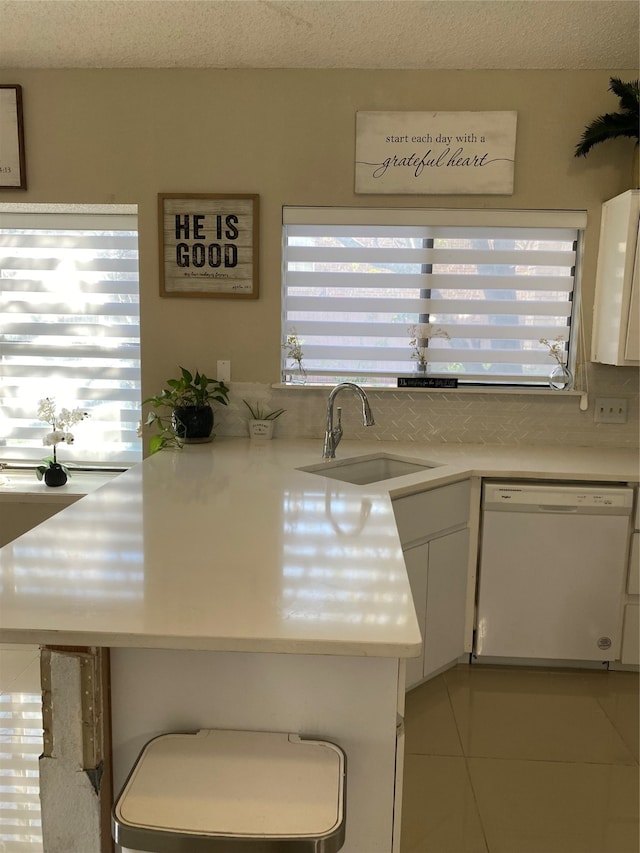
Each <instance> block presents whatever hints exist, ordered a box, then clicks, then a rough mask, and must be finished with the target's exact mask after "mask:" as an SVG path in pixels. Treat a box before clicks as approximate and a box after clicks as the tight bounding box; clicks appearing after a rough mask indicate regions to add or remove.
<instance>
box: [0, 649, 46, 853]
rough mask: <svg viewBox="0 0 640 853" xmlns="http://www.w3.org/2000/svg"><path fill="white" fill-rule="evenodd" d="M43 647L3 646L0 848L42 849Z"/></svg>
mask: <svg viewBox="0 0 640 853" xmlns="http://www.w3.org/2000/svg"><path fill="white" fill-rule="evenodd" d="M41 753H42V710H41V694H40V653H39V649H38V647H37V646H0V853H42V832H41V823H40V800H39V784H38V756H39V755H40V754H41Z"/></svg>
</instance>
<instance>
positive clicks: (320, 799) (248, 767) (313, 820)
mask: <svg viewBox="0 0 640 853" xmlns="http://www.w3.org/2000/svg"><path fill="white" fill-rule="evenodd" d="M345 782H346V759H345V755H344V753H343V751H342V750H341V749H340V748H339V747H337V746H336V745H335V744H332V743H329V742H327V741H318V740H303V739H302V738H300V737H299V736H298V735H294V734H286V733H281V732H251V731H228V730H224V729H206V730H202V731H199V732H197V733H194V734H179V733H170V734H165V735H161V736H160V737H157V738H154V739H153V740H151V741H149V743H148V744H147V745H146V746H145V747H144V749H143V750H142V752H141V753H140V755H139V757H138V759H137V761H136V763H135V765H134V767H133V769H132V771H131V773H130V775H129V778H128V779H127V782H126V784H125V786H124V788H123V789H122V792H121V794H120V796H119V797H118V799H117V801H116V804H115V806H114V809H113V815H112V834H113V838H114V840H115V841H116V842H117V843H118V844H119V845H121V847H122V851H123V853H336V851H338V850H340V848H341V847H342V845H343V844H344V837H345V823H346V818H345Z"/></svg>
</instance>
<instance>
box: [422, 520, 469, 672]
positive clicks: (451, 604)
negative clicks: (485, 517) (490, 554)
mask: <svg viewBox="0 0 640 853" xmlns="http://www.w3.org/2000/svg"><path fill="white" fill-rule="evenodd" d="M468 556H469V531H468V530H459V531H458V532H457V533H450V534H449V535H448V536H443V537H442V538H440V539H434V540H433V541H432V542H430V543H429V571H428V574H427V608H426V621H425V626H426V627H425V637H424V670H423V675H424V677H425V678H426V677H427V676H428V675H431V673H433V672H436V671H437V670H439V669H442V667H444V666H447V664H450V663H452V662H453V661H455V660H457V659H458V658H459V657H460V656H461V655H462V654H464V626H465V613H466V603H467V568H468Z"/></svg>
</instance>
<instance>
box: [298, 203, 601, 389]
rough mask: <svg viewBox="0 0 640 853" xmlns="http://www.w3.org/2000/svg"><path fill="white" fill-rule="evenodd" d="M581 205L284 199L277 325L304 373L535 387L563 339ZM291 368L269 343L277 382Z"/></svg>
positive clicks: (569, 343)
mask: <svg viewBox="0 0 640 853" xmlns="http://www.w3.org/2000/svg"><path fill="white" fill-rule="evenodd" d="M585 225H586V215H585V214H584V213H583V212H581V211H495V210H494V211H482V210H466V211H465V210H433V209H431V210H418V209H414V210H383V209H374V210H371V209H364V208H363V209H347V208H344V209H332V208H285V209H284V242H283V260H284V263H283V270H284V273H283V280H284V292H283V333H284V336H285V338H286V336H287V335H291V334H294V335H296V337H297V339H298V341H299V342H300V344H301V348H302V352H303V362H302V366H303V368H304V370H305V371H306V379H307V381H308V382H310V383H317V384H334V383H335V382H336V381H341V380H344V379H350V380H352V381H355V382H360V383H363V384H368V385H374V386H375V385H378V386H385V385H388V386H395V385H396V383H397V378H398V377H407V376H415V375H416V370H417V360H416V359H415V358H412V347H411V345H410V341H411V340H412V337H414V336H415V332H414V333H413V335H412V331H413V330H411V327H413V326H418V330H417V331H418V338H419V340H418V344H419V345H420V346H421V347H422V351H423V354H424V355H425V356H426V360H427V367H426V375H427V376H432V377H443V378H451V377H455V378H456V379H457V380H458V383H459V384H460V385H464V384H469V385H516V386H547V385H548V377H549V373H550V371H551V369H552V368H553V367H554V366H555V365H556V363H557V362H556V361H555V360H554V359H553V357H552V356H551V355H550V354H549V350H548V348H547V347H545V346H544V345H542V344H540V342H539V340H540V338H546V339H549V340H551V341H554V340H555V339H556V338H558V336H561V338H562V342H561V360H562V361H563V363H565V364H568V366H569V367H573V364H574V360H575V352H576V347H577V326H578V322H577V317H578V314H577V302H578V293H577V286H576V282H577V278H578V276H577V270H578V265H579V254H580V240H581V234H582V231H583V229H584V227H585ZM296 368H297V365H296V363H295V362H293V361H292V360H291V359H290V358H287V355H286V351H283V365H282V370H283V381H285V382H288V381H296V378H297V377H296V372H297V371H296Z"/></svg>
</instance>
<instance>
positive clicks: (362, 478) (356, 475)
mask: <svg viewBox="0 0 640 853" xmlns="http://www.w3.org/2000/svg"><path fill="white" fill-rule="evenodd" d="M437 467H438V466H437V465H436V464H434V463H430V462H417V461H414V460H411V459H401V458H400V457H398V456H389V455H388V454H386V453H377V454H374V455H372V456H358V457H355V458H353V459H339V460H336V461H334V462H321V463H319V464H318V465H309V466H307V467H306V468H298V470H299V471H306V472H307V473H309V474H319V475H320V476H321V477H328V478H329V479H331V480H340V481H341V482H343V483H352V484H353V485H356V486H365V485H367V484H368V483H378V482H380V481H382V480H392V479H394V477H404V476H405V475H406V474H415V473H417V472H419V471H428V470H430V469H431V468H437Z"/></svg>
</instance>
